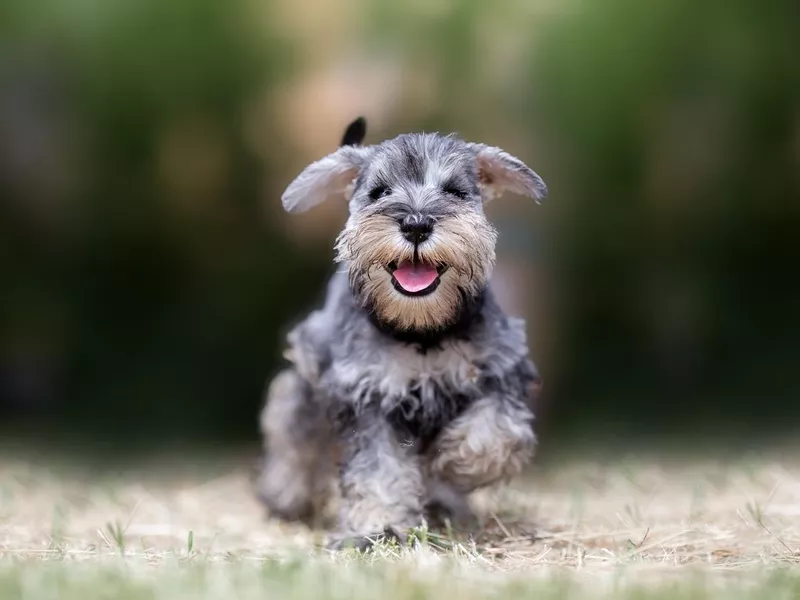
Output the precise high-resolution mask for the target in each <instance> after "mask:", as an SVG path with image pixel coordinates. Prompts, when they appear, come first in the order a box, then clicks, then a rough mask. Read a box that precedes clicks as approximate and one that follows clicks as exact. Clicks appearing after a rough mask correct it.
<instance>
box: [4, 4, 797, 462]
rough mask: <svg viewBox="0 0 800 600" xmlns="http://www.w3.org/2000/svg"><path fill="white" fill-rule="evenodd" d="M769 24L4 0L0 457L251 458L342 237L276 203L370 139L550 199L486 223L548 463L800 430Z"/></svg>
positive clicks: (783, 159)
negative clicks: (275, 380)
mask: <svg viewBox="0 0 800 600" xmlns="http://www.w3.org/2000/svg"><path fill="white" fill-rule="evenodd" d="M798 23H800V11H799V10H798V5H797V3H796V2H791V1H780V0H770V1H766V2H755V1H745V0H726V1H722V0H717V1H714V0H710V1H708V2H690V1H688V0H651V1H649V2H640V1H635V0H601V1H596V2H579V1H577V0H576V1H573V0H567V1H562V2H554V1H552V0H551V1H544V0H528V1H525V0H494V1H493V2H485V1H484V2H479V1H477V0H464V1H461V2H457V1H455V0H409V1H404V2H388V1H379V0H306V1H304V2H297V1H296V0H260V1H257V0H135V1H134V0H70V1H63V0H35V1H31V0H4V1H3V8H2V10H0V435H1V436H3V439H6V440H11V439H13V440H27V441H30V442H34V443H35V444H51V443H61V442H64V443H68V444H83V445H88V447H90V448H94V449H102V450H103V451H104V452H105V451H106V450H112V449H117V450H122V451H125V452H133V451H135V450H153V449H160V448H167V447H169V446H171V445H176V444H184V443H192V444H193V443H200V444H207V445H208V446H209V447H210V448H214V449H217V448H222V447H227V446H230V447H235V446H238V445H242V444H244V445H247V444H256V443H257V442H258V440H257V413H258V410H259V408H260V405H261V394H262V391H263V388H264V385H265V382H266V380H267V379H268V377H269V376H270V375H271V374H272V373H274V372H275V370H276V369H277V368H278V367H279V364H280V356H281V352H282V349H283V335H284V333H285V331H286V329H287V328H288V327H289V326H290V325H291V324H292V323H293V322H294V321H295V320H297V319H299V318H301V317H302V316H303V314H304V312H305V311H307V310H309V309H310V308H312V307H313V306H314V305H315V303H317V302H318V301H319V299H320V293H321V291H322V288H323V286H324V282H325V280H326V278H327V277H328V275H329V274H330V273H331V271H332V269H333V265H332V263H331V259H332V256H333V252H332V244H333V239H334V236H335V235H336V233H337V231H338V229H339V228H340V227H341V225H342V224H343V222H344V219H345V214H346V213H345V207H344V205H343V204H341V205H339V204H337V203H335V202H330V203H329V204H328V205H326V206H321V207H319V208H317V209H315V210H313V211H312V212H310V213H308V214H305V215H302V216H291V217H290V216H288V215H284V214H283V213H282V210H281V208H280V201H279V197H280V194H281V192H282V191H283V188H284V187H285V186H286V185H287V184H288V183H289V182H290V181H291V179H292V178H293V177H294V176H295V175H296V174H297V173H298V172H299V170H300V169H301V168H302V167H303V166H304V165H305V164H307V163H308V162H310V161H312V160H315V159H316V158H319V157H321V156H322V155H324V154H326V153H327V152H329V151H331V150H332V149H333V148H334V147H335V146H336V144H337V142H338V138H339V136H340V135H341V133H342V131H343V128H344V127H345V125H346V124H347V123H348V122H349V121H350V120H351V119H352V118H353V117H355V116H357V115H360V114H363V115H365V116H366V117H367V118H368V120H369V123H370V130H369V133H368V141H369V142H377V141H380V140H381V139H384V138H386V137H392V136H394V135H396V134H398V133H402V132H404V131H419V130H426V131H431V130H438V131H443V132H450V131H455V132H458V133H459V134H461V135H462V136H464V137H466V138H469V139H471V140H476V141H478V140H479V141H483V142H487V143H491V144H494V145H499V146H502V147H504V148H505V149H506V150H508V151H509V152H511V153H513V154H515V155H517V156H519V157H521V158H523V159H524V160H525V161H526V162H528V164H530V165H531V166H532V167H533V168H534V169H535V170H537V171H538V172H539V173H540V174H541V175H542V176H543V177H544V178H545V180H546V181H547V182H548V184H549V186H550V190H551V193H550V197H549V199H548V200H547V202H546V203H544V204H543V205H541V206H536V205H535V204H533V203H532V202H530V201H526V200H525V199H522V198H518V197H511V196H509V197H506V198H503V199H501V200H499V201H497V202H495V203H493V204H492V205H491V206H490V210H489V213H490V216H491V217H492V219H493V220H494V222H495V223H496V225H497V227H498V228H499V229H500V232H501V242H500V245H499V248H498V252H499V265H498V271H497V282H496V283H497V291H498V294H499V296H500V299H501V302H502V303H503V304H504V306H506V307H507V309H508V310H509V311H510V312H513V313H515V314H519V315H522V316H525V317H526V318H527V319H529V326H528V329H529V337H530V343H531V349H532V354H533V357H534V359H535V360H536V362H537V363H538V364H539V366H540V370H541V371H542V373H543V376H544V381H545V395H544V398H543V400H542V405H541V406H540V408H539V430H540V437H541V444H542V450H543V451H544V452H547V451H551V450H552V451H555V450H558V449H559V448H579V449H583V448H593V447H597V446H609V445H610V446H622V447H641V445H645V446H647V445H660V444H665V445H667V444H672V445H675V446H679V447H681V446H683V447H694V446H693V445H694V444H697V443H702V444H710V445H717V444H721V445H723V446H724V445H725V444H728V446H730V444H733V446H732V447H734V448H738V447H741V445H742V444H744V443H745V440H750V441H753V442H759V441H775V440H779V439H784V438H786V437H791V436H792V435H793V434H794V433H796V432H797V430H798V425H800V402H798V400H800V378H799V377H798V376H797V371H795V368H797V367H798V366H800V283H798V269H797V266H796V265H797V261H798V259H799V258H800V244H799V243H798V231H800V194H799V193H798V191H799V190H800V69H798V67H797V57H798V56H800V47H799V44H798V41H797V39H798V36H797V24H798Z"/></svg>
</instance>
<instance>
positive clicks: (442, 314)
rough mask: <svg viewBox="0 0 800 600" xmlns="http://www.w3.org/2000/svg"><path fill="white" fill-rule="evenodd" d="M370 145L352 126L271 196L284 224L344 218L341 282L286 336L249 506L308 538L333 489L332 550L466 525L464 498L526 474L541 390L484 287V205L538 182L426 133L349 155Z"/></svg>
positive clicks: (536, 194)
mask: <svg viewBox="0 0 800 600" xmlns="http://www.w3.org/2000/svg"><path fill="white" fill-rule="evenodd" d="M365 133H366V123H365V121H364V120H363V119H358V120H356V121H354V122H353V123H352V124H351V125H350V127H348V129H347V131H346V132H345V135H344V137H343V139H342V145H341V146H340V147H339V148H338V149H337V150H336V151H335V152H333V153H332V154H330V155H328V156H326V157H324V158H322V159H321V160H318V161H317V162H314V163H312V164H311V165H309V166H308V167H306V168H305V170H303V172H302V173H300V175H299V176H298V177H297V178H296V179H295V180H294V181H293V182H292V183H291V184H290V185H289V187H288V188H287V189H286V191H285V192H284V194H283V196H282V202H283V206H284V208H285V209H286V210H287V211H289V212H291V213H299V212H302V211H306V210H308V209H310V208H312V207H313V206H315V205H317V204H319V203H321V202H323V201H325V200H326V199H328V198H331V197H333V198H334V199H335V200H336V201H342V200H345V201H347V202H349V209H350V210H349V214H350V216H349V218H348V220H347V223H346V225H345V227H344V229H343V231H342V232H341V233H340V234H339V236H338V239H337V241H336V261H337V263H339V265H340V266H341V269H340V270H339V272H337V273H336V274H335V275H334V276H333V277H332V278H331V280H330V282H329V284H328V289H327V295H326V299H325V302H324V305H323V306H322V308H320V309H319V310H317V311H314V312H312V313H311V314H310V315H308V317H307V318H306V319H305V320H304V321H302V322H301V323H300V324H299V325H297V326H296V327H295V328H294V329H293V330H292V331H291V332H290V333H289V335H288V346H289V348H288V350H287V353H286V357H287V359H288V361H289V363H290V364H289V365H288V366H287V367H286V368H285V369H284V370H283V371H281V372H280V373H279V374H278V375H277V376H276V377H275V379H274V380H273V381H272V382H271V384H270V385H269V387H268V389H267V393H266V404H265V407H264V409H263V411H262V415H261V431H262V433H263V435H264V449H265V456H264V461H263V467H262V469H261V471H260V474H259V476H258V480H257V487H258V493H259V496H260V498H261V499H262V501H263V502H264V503H265V504H266V506H267V508H268V510H269V511H270V513H271V514H272V515H274V516H277V517H279V518H283V519H287V520H303V521H311V520H313V519H314V518H315V516H317V515H318V514H319V512H320V510H321V507H322V506H323V505H324V501H325V500H326V499H327V497H328V495H329V490H330V489H331V487H332V486H331V481H332V479H338V491H339V495H340V510H339V513H338V524H337V532H336V535H335V536H334V538H333V540H332V542H331V547H342V546H344V545H355V546H357V547H360V548H366V547H368V546H369V544H370V542H371V541H372V540H374V539H376V537H380V536H382V535H392V536H395V537H398V538H400V539H403V536H404V535H405V532H407V531H408V530H409V529H410V528H413V527H415V526H418V525H420V524H421V523H422V522H424V521H426V520H430V519H432V518H435V517H437V516H438V517H442V516H445V517H448V518H460V517H464V516H468V514H469V513H468V509H467V503H466V495H467V494H469V493H470V492H472V491H474V490H476V489H478V488H482V487H484V486H489V485H492V484H494V483H498V482H504V481H507V480H508V479H510V478H512V477H514V476H516V475H518V474H519V473H520V472H521V471H522V469H523V467H524V466H525V465H526V463H527V462H528V461H529V460H530V459H531V457H532V455H533V451H534V447H535V443H536V438H535V436H534V432H533V428H532V423H533V414H532V412H531V409H530V406H531V404H532V402H533V400H534V398H535V396H536V394H537V393H538V390H539V387H540V383H541V382H540V378H539V375H538V373H537V370H536V367H535V366H534V364H533V363H532V361H531V360H530V358H529V356H528V348H527V342H526V339H525V328H524V322H523V321H522V320H520V319H513V318H510V317H508V316H506V315H505V314H504V313H503V312H502V310H501V309H500V308H499V307H498V305H497V303H496V301H495V300H494V298H493V296H492V293H491V290H490V288H489V281H490V277H491V274H492V268H493V265H494V262H495V242H496V238H497V233H496V231H495V229H494V228H493V227H492V225H491V224H490V223H489V221H488V220H487V219H486V216H485V214H484V206H485V204H486V203H487V202H489V201H490V200H492V199H493V198H496V197H498V196H500V195H501V194H503V193H504V192H512V193H515V194H519V195H523V196H528V197H531V198H534V199H535V200H537V201H539V200H541V199H543V198H544V197H545V196H546V194H547V187H546V186H545V183H544V182H543V181H542V179H541V178H540V177H539V176H538V175H537V174H536V173H535V172H534V171H532V170H531V169H530V168H529V167H528V166H527V165H525V164H524V163H523V162H522V161H521V160H519V159H518V158H515V157H513V156H511V155H509V154H507V153H506V152H504V151H503V150H501V149H499V148H496V147H492V146H487V145H484V144H476V143H469V142H465V141H462V140H460V139H458V138H456V137H454V136H442V135H439V134H405V135H400V136H398V137H396V138H394V139H392V140H389V141H385V142H383V143H380V144H377V145H362V143H363V140H364V136H365Z"/></svg>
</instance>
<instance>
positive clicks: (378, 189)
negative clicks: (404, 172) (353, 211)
mask: <svg viewBox="0 0 800 600" xmlns="http://www.w3.org/2000/svg"><path fill="white" fill-rule="evenodd" d="M391 193H392V189H391V188H390V187H389V186H386V185H378V186H375V187H374V188H372V190H371V191H370V193H369V197H370V200H378V199H380V198H385V197H386V196H388V195H389V194H391Z"/></svg>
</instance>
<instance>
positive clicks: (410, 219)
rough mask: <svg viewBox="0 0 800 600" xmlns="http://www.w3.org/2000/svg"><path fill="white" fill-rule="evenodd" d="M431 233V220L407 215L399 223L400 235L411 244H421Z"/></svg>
mask: <svg viewBox="0 0 800 600" xmlns="http://www.w3.org/2000/svg"><path fill="white" fill-rule="evenodd" d="M432 232H433V219H432V218H431V217H426V216H422V215H407V216H406V217H405V218H404V219H403V220H402V221H400V233H402V234H403V237H404V238H406V239H407V240H408V241H409V242H411V243H412V244H421V243H422V242H424V241H425V240H427V239H428V238H429V237H430V235H431V233H432Z"/></svg>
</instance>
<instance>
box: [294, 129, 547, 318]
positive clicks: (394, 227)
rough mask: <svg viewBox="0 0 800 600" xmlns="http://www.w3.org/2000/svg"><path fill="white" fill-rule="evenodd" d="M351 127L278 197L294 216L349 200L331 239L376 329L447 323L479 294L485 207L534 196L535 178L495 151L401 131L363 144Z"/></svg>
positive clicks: (488, 260) (542, 191)
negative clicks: (334, 199)
mask: <svg viewBox="0 0 800 600" xmlns="http://www.w3.org/2000/svg"><path fill="white" fill-rule="evenodd" d="M364 133H365V131H364V122H363V120H361V119H359V120H358V121H356V122H354V124H353V125H351V127H350V128H348V132H347V133H346V134H345V136H344V139H343V145H342V146H341V147H340V148H339V149H338V150H337V151H336V152H334V153H332V154H330V155H328V156H326V157H325V158H323V159H321V160H319V161H317V162H314V163H312V164H311V165H309V166H308V167H306V169H305V170H304V171H303V172H302V173H301V174H300V175H299V176H298V177H297V178H296V179H295V180H294V181H293V182H292V183H291V185H289V187H288V188H287V189H286V191H285V192H284V194H283V197H282V201H283V206H284V208H285V209H286V210H287V211H289V212H302V211H305V210H308V209H309V208H311V207H313V206H315V205H317V204H319V203H320V202H322V201H324V200H325V199H327V198H329V197H331V196H339V197H341V198H345V199H347V200H349V203H350V218H349V219H348V221H347V225H346V226H345V228H344V230H343V231H342V232H341V234H340V235H339V238H338V240H337V242H336V251H337V261H338V262H342V263H345V264H346V265H347V268H348V270H349V274H350V282H351V286H352V288H353V290H354V292H355V293H356V295H357V296H358V298H359V299H360V301H361V302H362V303H363V304H364V305H365V306H369V307H370V309H371V310H373V311H374V313H375V316H376V317H377V318H378V319H379V320H380V321H381V322H382V323H384V324H386V325H389V326H391V327H393V328H395V329H398V330H407V331H416V332H431V331H436V330H440V329H443V328H446V327H448V326H449V325H451V324H452V323H453V322H454V321H455V320H456V319H457V318H458V316H459V314H460V312H461V309H462V308H463V306H464V305H465V303H468V302H469V301H470V299H472V298H475V297H477V296H479V295H480V294H481V293H482V292H483V290H484V289H485V288H486V286H487V284H488V281H489V277H490V275H491V272H492V267H493V266H494V260H495V241H496V238H497V234H496V232H495V230H494V228H493V227H492V226H491V224H490V223H489V221H488V220H487V219H486V216H485V214H484V205H485V204H486V203H487V202H488V201H490V200H491V199H493V198H495V197H497V196H499V195H501V194H502V193H503V192H506V191H510V192H513V193H516V194H520V195H523V196H529V197H531V198H534V199H536V200H541V199H542V198H544V197H545V195H546V194H547V187H546V186H545V183H544V182H543V181H542V179H541V178H540V177H539V176H538V175H537V174H536V173H534V172H533V171H532V170H531V169H530V168H529V167H528V166H527V165H525V164H524V163H523V162H522V161H521V160H519V159H518V158H515V157H513V156H511V155H509V154H507V153H506V152H504V151H503V150H501V149H500V148H495V147H491V146H486V145H484V144H474V143H468V142H465V141H462V140H460V139H458V138H456V137H454V136H441V135H438V134H405V135H400V136H398V137H396V138H394V139H392V140H388V141H385V142H383V143H381V144H377V145H374V146H362V145H361V141H362V140H363V137H364Z"/></svg>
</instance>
